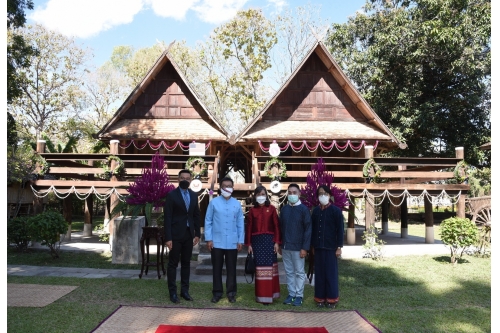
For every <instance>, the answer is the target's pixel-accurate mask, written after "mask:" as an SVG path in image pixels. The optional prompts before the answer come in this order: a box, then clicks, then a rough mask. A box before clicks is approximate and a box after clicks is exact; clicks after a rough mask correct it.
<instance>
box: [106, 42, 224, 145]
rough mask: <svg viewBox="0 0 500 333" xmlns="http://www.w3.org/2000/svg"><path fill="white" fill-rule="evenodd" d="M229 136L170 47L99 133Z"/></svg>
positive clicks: (122, 136) (181, 137)
mask: <svg viewBox="0 0 500 333" xmlns="http://www.w3.org/2000/svg"><path fill="white" fill-rule="evenodd" d="M226 137H227V133H226V131H225V130H224V128H223V127H222V125H221V124H220V123H219V121H218V120H217V119H216V118H215V116H214V115H213V114H212V113H211V112H210V111H209V110H208V109H207V108H206V107H205V105H204V104H203V103H202V102H201V101H200V99H199V98H198V96H197V95H196V92H195V91H194V90H193V89H192V87H191V86H190V84H189V81H188V80H187V79H186V78H185V77H184V75H183V74H182V72H181V71H180V70H179V67H178V66H177V64H176V63H175V61H174V60H173V59H172V57H171V56H170V54H169V52H168V49H167V50H166V51H164V52H163V53H162V54H161V55H160V57H159V58H158V59H157V60H156V62H155V64H154V65H153V67H152V68H151V69H150V70H149V72H148V73H147V74H146V76H145V77H144V79H143V80H142V81H141V82H140V83H139V84H138V85H137V86H136V87H135V89H134V90H133V91H132V93H131V94H130V95H129V96H128V98H127V99H126V100H125V102H124V103H123V104H122V105H121V106H120V108H118V110H117V111H116V113H115V114H114V116H113V117H112V118H111V119H110V120H109V121H108V122H107V123H106V124H105V125H104V126H103V128H102V129H101V130H100V131H99V132H98V133H97V138H99V139H101V140H110V139H118V140H119V139H152V140H181V141H192V140H226Z"/></svg>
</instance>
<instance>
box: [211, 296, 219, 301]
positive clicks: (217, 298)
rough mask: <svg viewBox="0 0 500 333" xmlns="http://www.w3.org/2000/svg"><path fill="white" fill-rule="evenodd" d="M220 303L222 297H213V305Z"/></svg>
mask: <svg viewBox="0 0 500 333" xmlns="http://www.w3.org/2000/svg"><path fill="white" fill-rule="evenodd" d="M218 301H220V296H214V297H212V300H211V302H212V303H217V302H218Z"/></svg>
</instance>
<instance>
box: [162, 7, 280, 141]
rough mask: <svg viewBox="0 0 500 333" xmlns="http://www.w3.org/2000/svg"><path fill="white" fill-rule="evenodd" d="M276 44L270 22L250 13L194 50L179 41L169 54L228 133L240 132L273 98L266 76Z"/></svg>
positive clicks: (240, 13)
mask: <svg viewBox="0 0 500 333" xmlns="http://www.w3.org/2000/svg"><path fill="white" fill-rule="evenodd" d="M276 41H277V39H276V33H275V31H274V29H273V26H272V24H271V22H270V21H269V20H268V19H267V18H265V17H264V15H263V14H262V12H261V11H260V10H256V9H248V10H244V11H238V13H237V14H236V16H235V18H233V19H232V20H231V21H229V22H227V23H225V24H223V25H221V26H219V27H217V28H215V29H214V32H213V33H212V34H211V35H210V37H209V38H208V39H207V41H205V42H204V43H199V44H198V45H197V47H196V48H195V49H194V50H191V49H189V48H188V47H187V46H186V45H185V42H181V43H175V44H174V45H173V46H172V47H171V49H170V54H171V55H172V57H173V58H174V60H175V61H176V63H178V64H179V67H180V69H181V71H182V72H183V74H184V75H185V76H186V78H187V79H188V81H189V82H190V84H191V85H192V86H193V87H194V88H195V91H196V93H197V95H198V96H199V97H200V99H201V100H202V101H203V103H204V104H205V105H206V106H207V107H208V108H209V109H210V111H212V112H213V113H214V114H215V115H216V116H217V118H218V119H219V120H220V121H221V122H222V123H223V124H224V126H225V127H226V130H227V131H228V132H229V133H237V132H239V130H241V128H243V126H244V125H245V124H246V123H247V122H248V121H249V120H251V119H252V118H253V117H254V116H255V115H256V114H257V112H258V111H260V109H261V108H262V106H263V105H264V103H265V102H266V101H267V100H268V98H269V97H270V95H271V93H272V90H271V89H270V88H269V87H267V86H265V85H264V81H263V74H264V72H265V71H266V70H267V69H269V68H270V67H271V59H270V51H271V48H272V47H273V46H274V45H275V44H276Z"/></svg>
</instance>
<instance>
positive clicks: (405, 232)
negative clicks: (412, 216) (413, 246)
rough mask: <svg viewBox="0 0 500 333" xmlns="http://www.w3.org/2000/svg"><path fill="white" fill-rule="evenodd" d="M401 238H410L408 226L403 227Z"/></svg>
mask: <svg viewBox="0 0 500 333" xmlns="http://www.w3.org/2000/svg"><path fill="white" fill-rule="evenodd" d="M401 238H408V228H401Z"/></svg>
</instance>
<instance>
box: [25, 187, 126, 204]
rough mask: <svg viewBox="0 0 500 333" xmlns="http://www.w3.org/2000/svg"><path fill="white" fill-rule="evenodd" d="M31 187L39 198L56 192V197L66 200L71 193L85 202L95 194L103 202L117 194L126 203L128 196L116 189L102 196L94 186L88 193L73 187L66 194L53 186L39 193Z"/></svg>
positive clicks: (66, 190)
mask: <svg viewBox="0 0 500 333" xmlns="http://www.w3.org/2000/svg"><path fill="white" fill-rule="evenodd" d="M30 186H31V190H32V191H33V194H34V195H35V196H36V197H38V198H45V197H46V196H47V195H49V193H50V192H54V194H55V195H56V197H58V198H59V199H65V198H67V197H68V196H69V195H70V194H71V193H74V194H75V195H76V197H77V198H78V199H80V200H85V199H87V198H88V197H89V196H90V195H92V194H94V195H95V196H96V198H97V199H99V200H101V201H104V200H107V199H108V198H109V197H110V196H111V195H113V194H116V196H117V197H118V199H119V200H120V201H125V197H126V195H123V194H120V193H118V190H117V189H116V188H115V187H113V188H112V189H110V190H109V191H108V192H106V193H105V194H100V193H99V192H97V190H96V188H95V187H94V186H92V187H90V189H89V190H88V191H87V192H79V191H78V190H77V189H76V187H74V186H71V188H69V189H65V191H64V192H62V191H60V190H57V189H56V187H55V186H54V185H51V186H50V187H49V188H48V189H47V190H43V191H37V190H35V189H34V188H33V186H32V185H30Z"/></svg>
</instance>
